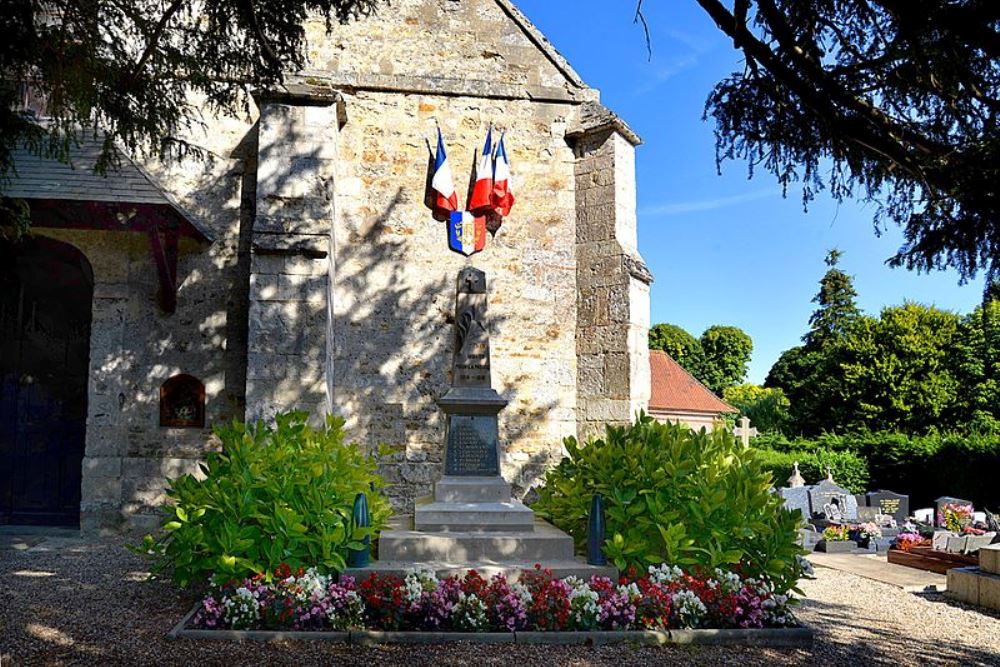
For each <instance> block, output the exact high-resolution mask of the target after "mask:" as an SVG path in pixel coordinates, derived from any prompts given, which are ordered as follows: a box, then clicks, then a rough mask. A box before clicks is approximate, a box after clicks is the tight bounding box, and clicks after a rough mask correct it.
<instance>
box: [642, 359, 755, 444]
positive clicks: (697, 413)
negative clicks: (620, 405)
mask: <svg viewBox="0 0 1000 667" xmlns="http://www.w3.org/2000/svg"><path fill="white" fill-rule="evenodd" d="M649 374H650V388H651V392H650V398H649V414H650V416H652V417H654V418H655V419H657V420H659V421H661V422H674V423H677V424H686V425H688V426H690V427H691V428H694V429H700V428H703V427H704V428H707V429H708V430H710V431H711V430H712V429H714V428H715V426H716V425H717V424H719V423H721V421H722V416H723V415H725V414H736V413H738V412H739V410H737V409H736V408H734V407H733V406H731V405H729V404H728V403H726V402H725V401H723V400H722V399H721V398H719V397H718V396H716V395H715V394H713V393H712V391H711V390H710V389H709V388H708V387H706V386H705V385H703V384H702V383H701V382H699V381H698V380H696V379H695V377H694V376H693V375H691V374H690V373H688V372H687V371H686V370H684V368H682V367H681V365H680V364H678V363H677V362H676V361H674V360H673V358H672V357H671V356H670V355H669V354H667V353H666V352H663V351H661V350H650V351H649Z"/></svg>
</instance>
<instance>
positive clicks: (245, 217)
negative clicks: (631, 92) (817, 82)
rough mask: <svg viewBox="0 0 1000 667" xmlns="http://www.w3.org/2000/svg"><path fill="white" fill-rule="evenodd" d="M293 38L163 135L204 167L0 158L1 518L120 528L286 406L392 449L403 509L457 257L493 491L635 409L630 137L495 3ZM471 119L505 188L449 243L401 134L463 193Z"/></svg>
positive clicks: (435, 466)
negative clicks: (4, 240) (495, 419)
mask: <svg viewBox="0 0 1000 667" xmlns="http://www.w3.org/2000/svg"><path fill="white" fill-rule="evenodd" d="M307 33H308V36H309V63H310V64H309V66H308V68H307V69H306V70H305V71H303V72H299V73H296V74H295V75H291V76H289V77H288V79H287V82H286V85H285V86H284V87H283V88H282V89H280V90H273V91H266V92H261V93H257V94H256V95H255V96H254V100H253V101H254V105H253V106H254V109H255V111H254V115H253V117H252V118H249V119H242V118H237V119H234V118H215V119H211V120H209V122H208V124H207V126H206V127H205V128H204V129H203V130H199V131H197V132H194V131H193V132H192V133H191V135H190V136H188V137H186V139H187V140H188V141H190V142H192V143H194V144H196V145H198V146H200V147H202V148H203V149H204V150H205V154H206V156H207V158H206V159H195V158H191V159H189V160H185V161H182V162H179V163H161V162H158V161H155V160H140V159H139V158H137V157H135V156H131V157H130V156H123V161H122V168H121V170H120V171H119V172H116V173H111V174H109V176H108V177H106V178H104V177H98V176H95V175H94V174H92V173H91V171H90V169H89V166H90V164H92V160H93V158H94V152H95V150H96V149H95V147H94V146H91V145H89V144H84V145H83V146H81V147H80V148H79V149H78V150H76V151H75V152H74V155H73V166H74V168H72V169H71V168H69V167H65V166H63V165H57V164H53V163H51V162H47V161H44V160H37V159H33V158H30V157H29V156H27V155H26V154H21V155H18V157H17V160H18V167H19V171H18V175H17V177H16V178H15V179H14V181H13V182H12V183H11V184H10V185H9V187H8V189H7V192H6V194H8V195H10V196H15V197H22V198H24V199H25V200H27V201H28V202H29V204H30V205H31V208H32V216H33V219H34V225H35V227H34V230H35V234H34V238H33V239H32V240H31V241H30V242H29V243H27V244H25V245H21V246H17V247H0V251H2V252H3V253H4V262H3V264H2V268H0V280H2V281H4V283H3V287H2V288H0V299H2V300H3V303H2V309H3V310H2V311H0V326H2V332H3V339H2V343H0V345H2V347H0V373H2V374H3V383H4V384H3V392H4V393H3V394H2V397H3V404H2V408H0V428H2V429H3V431H2V432H0V438H2V439H0V475H3V477H0V523H7V522H39V523H69V524H72V523H75V522H76V521H77V520H79V521H80V522H81V524H82V525H83V527H84V528H85V529H102V528H121V527H122V526H123V525H126V524H127V525H129V526H135V527H141V528H146V527H148V526H149V525H150V524H151V523H152V521H153V520H154V515H155V508H156V506H157V505H158V504H159V503H161V502H162V501H163V500H164V496H163V489H164V484H165V480H166V479H167V478H168V477H171V476H175V475H177V474H180V473H183V472H190V471H193V470H194V469H195V466H196V462H197V460H198V458H199V456H201V455H202V454H203V453H204V452H205V451H206V449H207V448H210V447H212V446H213V444H212V439H211V437H210V426H211V424H212V423H214V422H218V421H222V420H231V419H233V418H244V417H246V418H249V419H254V418H258V417H267V416H269V415H271V414H273V413H274V412H275V411H278V410H288V409H293V408H296V409H303V410H309V411H311V412H313V413H315V414H318V413H323V412H327V411H333V412H335V413H338V414H341V415H343V416H344V417H345V418H346V419H347V425H348V428H349V434H350V437H351V439H352V440H353V441H355V442H357V443H358V445H359V446H362V447H374V446H375V445H377V444H379V443H385V444H387V445H390V446H392V447H394V448H395V453H394V454H393V455H392V457H390V458H389V459H385V460H384V461H383V465H382V471H383V473H384V475H385V476H386V478H387V479H388V481H389V482H391V483H393V486H392V487H391V491H390V492H391V494H392V495H393V499H394V502H395V503H396V505H397V507H398V508H399V509H401V510H404V511H405V510H407V509H409V508H410V502H409V501H410V500H412V499H413V498H414V497H415V496H418V495H421V494H424V493H427V492H429V490H430V488H431V484H432V482H433V481H434V480H435V479H436V478H437V477H438V476H439V475H440V464H441V459H442V450H443V425H444V420H443V418H442V417H443V416H442V414H441V413H440V411H439V410H438V408H437V406H436V404H435V399H436V398H438V397H439V396H440V395H441V394H442V393H443V392H444V391H445V390H446V389H447V387H448V384H449V378H448V373H449V369H450V355H451V345H452V335H451V332H452V324H451V321H450V320H451V317H452V313H451V310H452V304H453V300H454V281H455V276H456V275H457V273H458V271H459V270H460V269H461V268H462V267H464V266H467V265H473V266H475V267H477V268H480V269H482V270H484V271H486V273H487V276H488V279H489V283H490V287H489V289H490V304H491V305H490V308H491V311H490V312H491V318H492V339H491V340H492V345H493V375H494V385H495V386H496V388H497V390H498V391H499V392H500V393H501V394H502V395H503V396H504V397H505V398H506V399H508V400H509V402H510V404H509V407H508V408H507V409H506V410H505V411H504V413H503V414H502V415H501V420H500V423H501V426H500V428H501V431H500V438H501V442H502V443H503V446H504V449H505V458H504V461H503V470H504V474H505V476H506V477H507V479H509V480H511V481H512V482H514V484H515V488H516V489H518V490H520V491H521V492H524V491H525V490H526V489H528V488H530V486H531V484H532V483H533V482H534V481H535V480H536V479H537V478H538V476H539V474H540V472H541V471H543V470H544V469H545V467H546V466H548V465H550V464H551V463H552V462H554V461H555V460H557V459H558V458H559V456H560V454H561V451H562V450H561V441H562V439H563V438H564V437H565V436H567V435H573V434H578V435H586V434H587V433H589V432H591V431H592V430H594V429H595V428H598V427H600V426H601V425H603V424H604V423H606V422H626V421H628V420H630V419H631V417H632V416H633V415H634V414H635V413H636V412H637V411H638V410H639V409H644V408H646V406H647V402H648V399H649V392H650V381H649V359H648V350H647V329H648V326H649V285H650V283H651V282H652V277H651V275H650V273H649V271H648V270H647V268H646V266H645V265H644V263H643V261H642V258H641V257H640V255H639V252H638V248H637V241H636V209H635V205H636V195H635V166H634V151H635V147H636V146H637V145H638V144H639V143H640V140H639V138H638V137H637V136H636V135H635V133H634V132H632V131H631V130H630V129H629V128H628V126H627V125H626V124H625V123H624V122H623V121H622V120H621V119H619V118H618V117H617V116H615V115H614V114H613V113H612V112H610V111H609V110H607V109H606V108H604V107H603V106H602V105H601V104H600V98H599V93H598V91H597V90H596V89H594V88H591V87H589V86H588V85H587V84H585V83H584V82H583V81H582V80H581V79H580V77H579V76H578V75H577V73H576V72H574V70H573V69H572V67H571V66H570V65H569V64H568V63H567V62H566V61H565V60H564V59H563V58H562V57H561V56H560V55H559V54H558V53H557V52H556V50H555V49H554V48H553V47H552V46H551V45H550V44H549V42H548V41H547V40H546V39H545V37H544V36H543V35H542V34H540V33H539V32H538V30H537V29H536V28H534V27H533V26H532V25H531V23H530V22H529V21H528V20H527V19H526V18H525V16H524V15H523V14H521V12H520V11H519V10H518V9H517V8H515V7H514V6H513V5H512V4H511V3H510V2H509V1H508V0H396V1H394V2H393V3H392V7H391V9H390V10H386V11H383V12H382V13H380V14H378V15H377V16H375V17H372V18H368V19H362V20H359V21H356V22H353V23H350V24H348V25H343V26H339V25H338V26H334V28H333V31H332V33H329V34H328V33H327V32H326V29H325V25H324V22H323V21H322V20H316V21H314V22H310V23H309V24H308V25H307ZM491 122H492V123H494V124H495V125H496V126H497V127H498V128H500V129H502V130H505V131H506V132H507V135H506V136H507V139H506V142H507V149H508V152H509V154H510V157H511V162H512V164H513V172H514V187H515V193H516V195H517V198H518V201H517V204H516V206H515V209H514V211H513V212H512V214H511V216H510V217H509V218H507V219H506V220H505V222H504V224H503V226H502V227H501V229H500V230H499V231H498V232H497V234H496V235H495V237H493V238H490V239H489V241H488V243H487V247H486V249H485V250H484V251H483V252H481V253H480V254H477V255H474V256H473V257H471V258H465V257H463V256H461V255H458V254H454V253H452V252H450V251H449V250H448V246H447V238H446V229H445V225H444V224H443V223H440V222H436V221H434V220H433V219H432V217H431V215H430V212H429V211H428V209H427V208H426V207H425V205H424V193H425V186H426V183H427V178H428V168H429V167H428V161H429V158H430V147H429V146H428V142H427V139H428V138H430V137H432V136H433V132H434V127H435V123H438V124H440V127H441V128H442V131H443V133H444V135H445V137H446V139H447V141H448V148H449V154H450V157H451V162H452V168H453V169H454V171H455V174H456V182H457V183H458V185H459V186H460V190H464V187H463V186H464V182H465V178H466V175H467V174H470V173H471V171H472V168H473V164H474V161H475V158H476V152H477V150H479V149H480V147H481V146H482V142H483V138H484V136H485V132H486V129H487V127H488V125H489V124H490V123H491ZM52 276H61V278H60V279H59V280H57V281H53V280H52ZM63 282H65V283H66V284H65V285H64V284H62V283H63ZM12 286H13V287H15V288H16V289H8V287H12ZM15 469H18V470H19V471H20V472H18V473H17V474H16V475H15V474H14V473H13V472H12V471H14V470H15ZM76 485H78V486H76ZM77 489H79V490H77Z"/></svg>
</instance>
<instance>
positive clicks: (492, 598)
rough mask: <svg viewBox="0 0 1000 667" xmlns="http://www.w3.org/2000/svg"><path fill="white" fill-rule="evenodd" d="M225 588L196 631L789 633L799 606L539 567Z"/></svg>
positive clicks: (730, 584) (741, 581)
mask: <svg viewBox="0 0 1000 667" xmlns="http://www.w3.org/2000/svg"><path fill="white" fill-rule="evenodd" d="M276 575H277V576H275V577H274V578H273V579H272V580H271V581H270V582H268V581H267V580H266V579H265V577H264V576H262V575H258V576H255V577H252V578H250V579H245V580H243V581H240V582H230V583H228V584H225V585H223V586H221V587H217V588H215V589H213V590H212V592H211V593H210V594H209V595H208V596H207V597H206V598H205V599H204V600H203V601H202V605H201V608H200V609H199V610H198V612H197V613H196V614H195V616H194V617H193V620H192V623H193V625H194V626H195V627H197V628H203V629H234V630H248V629H266V630H285V629H292V630H338V631H343V630H348V629H352V628H370V629H376V630H452V631H457V632H512V631H520V630H540V631H559V630H580V631H586V630H667V629H673V628H705V627H710V628H763V627H788V626H793V625H796V624H797V622H796V620H795V617H794V616H793V615H792V612H791V605H792V604H793V600H791V599H790V598H789V597H788V596H786V595H781V594H778V593H777V592H776V591H775V590H774V588H773V586H772V585H771V584H769V583H768V582H767V581H766V580H764V579H763V578H743V577H740V576H739V575H737V574H734V573H732V572H726V571H723V570H715V571H714V572H713V573H712V574H711V575H710V576H702V575H696V574H692V573H685V572H683V571H682V570H680V569H678V568H676V567H668V566H666V565H660V566H651V567H650V568H649V570H648V572H646V573H645V574H643V575H642V576H640V577H635V576H632V577H622V578H621V579H620V580H619V581H617V582H616V581H614V580H612V579H609V578H607V577H592V578H591V579H590V580H589V581H584V580H583V579H580V578H578V577H567V578H565V579H557V578H555V577H553V576H552V573H551V572H549V571H547V570H542V569H541V568H540V567H539V566H536V569H535V570H534V571H532V572H528V573H525V574H524V575H523V576H522V578H521V581H518V582H516V583H510V582H508V581H507V579H506V578H505V577H504V576H503V575H496V576H494V577H492V578H491V579H489V580H487V579H484V578H483V577H481V576H480V575H479V574H478V573H476V572H475V571H474V570H473V571H470V572H469V573H468V574H467V575H466V576H465V577H462V578H459V577H449V578H447V579H439V578H438V577H437V576H435V575H434V574H433V573H430V572H409V573H407V575H406V576H405V577H394V576H379V575H375V574H373V575H371V576H370V577H368V578H367V579H365V580H363V581H362V582H360V583H357V582H356V581H355V580H354V579H352V578H351V577H342V578H340V580H339V581H336V580H334V578H332V577H330V576H327V575H324V574H320V573H319V572H317V571H316V570H306V571H303V570H298V571H296V572H294V573H292V572H291V570H290V568H288V567H287V566H282V567H280V568H279V569H278V572H277V573H276Z"/></svg>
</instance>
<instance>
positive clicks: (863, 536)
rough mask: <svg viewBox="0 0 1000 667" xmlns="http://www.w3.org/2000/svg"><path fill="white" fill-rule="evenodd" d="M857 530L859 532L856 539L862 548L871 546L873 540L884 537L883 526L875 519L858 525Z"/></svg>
mask: <svg viewBox="0 0 1000 667" xmlns="http://www.w3.org/2000/svg"><path fill="white" fill-rule="evenodd" d="M855 532H856V533H857V537H856V538H855V541H856V542H857V543H858V546H859V547H861V548H862V549H869V548H871V545H872V540H878V539H881V537H882V528H880V527H879V525H878V524H877V523H875V522H873V521H870V522H868V523H863V524H861V525H859V526H857V527H856V529H855Z"/></svg>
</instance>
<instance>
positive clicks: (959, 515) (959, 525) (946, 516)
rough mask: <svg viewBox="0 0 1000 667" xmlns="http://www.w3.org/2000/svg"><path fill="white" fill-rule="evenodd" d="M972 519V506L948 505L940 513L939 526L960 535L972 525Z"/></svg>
mask: <svg viewBox="0 0 1000 667" xmlns="http://www.w3.org/2000/svg"><path fill="white" fill-rule="evenodd" d="M972 518H973V510H972V506H971V505H963V504H960V503H948V504H947V505H944V506H943V507H942V508H941V511H940V512H938V525H939V526H943V527H944V528H945V529H946V530H947V531H948V532H950V533H955V534H956V535H958V534H961V533H962V531H963V530H964V529H965V527H966V526H968V525H969V524H971V523H972Z"/></svg>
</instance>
